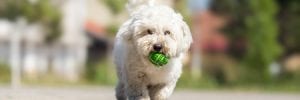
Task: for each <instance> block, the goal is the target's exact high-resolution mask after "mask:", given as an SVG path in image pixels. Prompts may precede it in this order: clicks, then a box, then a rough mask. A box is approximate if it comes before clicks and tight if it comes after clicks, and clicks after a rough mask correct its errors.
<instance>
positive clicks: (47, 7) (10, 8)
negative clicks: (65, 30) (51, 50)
mask: <svg viewBox="0 0 300 100" xmlns="http://www.w3.org/2000/svg"><path fill="white" fill-rule="evenodd" d="M58 11H59V10H58V9H56V8H55V7H54V6H52V5H51V4H50V0H37V1H35V2H30V0H1V1H0V18H6V19H9V20H11V21H14V20H16V19H17V18H18V17H25V19H27V21H29V22H32V23H34V22H38V23H42V24H43V25H44V26H45V28H46V29H47V30H46V32H47V33H49V35H48V37H47V40H52V39H55V38H56V37H58V36H59V34H60V29H59V28H60V27H59V24H60V16H61V14H60V13H59V12H58Z"/></svg>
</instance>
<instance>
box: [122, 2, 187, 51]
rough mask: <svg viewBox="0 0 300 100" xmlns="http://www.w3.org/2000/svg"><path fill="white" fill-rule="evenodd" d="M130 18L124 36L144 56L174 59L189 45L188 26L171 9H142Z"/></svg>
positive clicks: (157, 7)
mask: <svg viewBox="0 0 300 100" xmlns="http://www.w3.org/2000/svg"><path fill="white" fill-rule="evenodd" d="M131 17H132V18H131V20H130V24H129V25H128V29H129V30H128V31H127V32H128V33H127V34H126V35H127V36H126V37H128V40H129V41H130V43H132V44H133V46H134V47H135V49H136V50H137V53H138V54H140V55H143V56H144V57H148V55H149V53H150V52H152V51H156V52H162V53H163V54H165V55H167V56H168V57H176V56H178V55H179V54H180V53H183V52H186V51H187V50H188V48H189V46H190V44H191V42H192V37H191V33H190V30H189V28H188V26H187V25H186V23H185V22H184V21H183V20H182V17H181V15H179V14H177V13H175V12H174V11H173V10H172V9H171V8H168V7H165V6H156V7H145V8H141V9H140V10H138V11H136V12H135V13H133V14H132V16H131Z"/></svg>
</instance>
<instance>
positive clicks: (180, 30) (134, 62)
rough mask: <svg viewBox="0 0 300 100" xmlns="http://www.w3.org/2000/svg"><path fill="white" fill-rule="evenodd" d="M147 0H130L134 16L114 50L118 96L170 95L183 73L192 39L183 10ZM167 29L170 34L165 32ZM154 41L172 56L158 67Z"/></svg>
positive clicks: (160, 98)
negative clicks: (154, 59) (152, 54)
mask: <svg viewBox="0 0 300 100" xmlns="http://www.w3.org/2000/svg"><path fill="white" fill-rule="evenodd" d="M145 1H147V0H142V1H139V0H131V1H129V3H128V5H127V7H128V9H129V10H130V19H129V20H127V21H126V22H125V23H124V24H123V25H122V26H121V27H120V29H119V31H118V33H117V36H116V41H115V45H114V51H113V54H114V62H115V64H116V66H117V73H118V78H119V81H118V85H117V87H116V97H117V99H118V100H126V99H129V100H165V99H167V98H168V97H169V96H170V95H171V94H172V92H173V90H174V88H175V86H176V82H177V80H178V78H179V77H180V74H181V70H182V58H183V56H184V54H185V53H186V52H187V50H188V49H189V47H190V44H191V42H192V37H191V33H190V30H189V28H188V26H187V24H186V23H185V22H184V21H183V19H182V16H181V15H180V14H178V13H176V12H174V10H173V9H171V8H170V7H167V6H163V5H155V4H153V3H148V2H145ZM148 30H151V32H152V34H148ZM165 31H170V34H164V33H165ZM154 44H162V45H163V48H162V50H161V52H162V53H164V54H166V55H167V56H169V57H170V60H169V62H168V64H166V65H164V66H163V67H162V68H157V67H155V65H153V64H152V63H151V62H150V61H149V59H148V55H149V53H150V52H151V51H153V45H154Z"/></svg>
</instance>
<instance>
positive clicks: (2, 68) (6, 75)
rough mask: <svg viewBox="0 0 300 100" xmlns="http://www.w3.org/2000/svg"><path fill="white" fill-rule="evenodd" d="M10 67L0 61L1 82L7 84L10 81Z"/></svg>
mask: <svg viewBox="0 0 300 100" xmlns="http://www.w3.org/2000/svg"><path fill="white" fill-rule="evenodd" d="M10 76H11V74H10V68H9V67H8V66H7V65H5V64H2V63H0V83H1V84H8V83H9V82H10Z"/></svg>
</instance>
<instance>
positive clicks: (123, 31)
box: [116, 20, 132, 41]
mask: <svg viewBox="0 0 300 100" xmlns="http://www.w3.org/2000/svg"><path fill="white" fill-rule="evenodd" d="M130 24H131V20H128V21H126V22H125V23H124V24H123V25H121V27H120V28H119V31H118V33H117V36H116V37H117V39H118V38H119V39H123V40H124V41H129V40H131V38H132V33H131V32H130Z"/></svg>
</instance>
